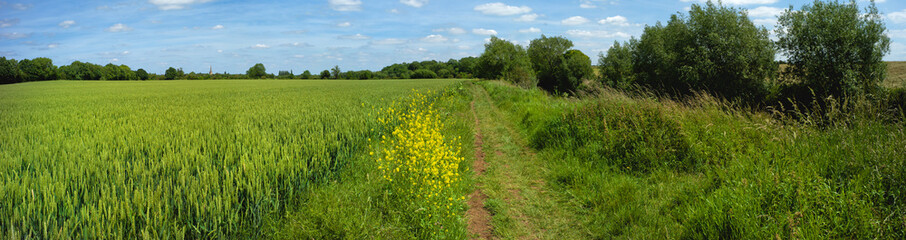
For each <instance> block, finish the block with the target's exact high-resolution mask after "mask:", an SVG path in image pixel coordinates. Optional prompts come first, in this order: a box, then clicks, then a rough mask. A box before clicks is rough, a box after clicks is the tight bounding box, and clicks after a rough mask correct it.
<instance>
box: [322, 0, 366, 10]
mask: <svg viewBox="0 0 906 240" xmlns="http://www.w3.org/2000/svg"><path fill="white" fill-rule="evenodd" d="M327 3H328V4H330V8H331V9H333V10H336V11H341V12H346V11H361V10H362V1H360V0H327Z"/></svg>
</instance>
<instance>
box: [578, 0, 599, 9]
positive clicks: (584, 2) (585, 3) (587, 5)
mask: <svg viewBox="0 0 906 240" xmlns="http://www.w3.org/2000/svg"><path fill="white" fill-rule="evenodd" d="M579 7H580V8H597V7H598V6H597V5H595V4H594V3H592V2H591V1H589V0H582V1H581V3H579Z"/></svg>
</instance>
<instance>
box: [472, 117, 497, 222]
mask: <svg viewBox="0 0 906 240" xmlns="http://www.w3.org/2000/svg"><path fill="white" fill-rule="evenodd" d="M470 105H471V107H472V116H474V118H475V161H473V162H472V171H475V176H476V177H481V176H482V175H484V172H485V170H486V169H487V162H485V161H484V151H483V150H482V149H483V148H484V140H483V139H482V136H481V127H480V126H481V121H480V120H478V115H477V114H476V113H475V101H472V102H471V103H470ZM487 198H488V197H487V196H486V195H484V193H482V192H481V183H480V182H478V183H476V186H475V190H473V191H472V193H471V194H469V201H468V205H469V210H467V211H466V216H467V218H468V219H469V222H468V230H469V234H470V235H472V236H473V238H476V237H477V239H491V237H492V235H491V234H492V232H491V213H490V212H488V209H487V208H485V206H484V202H485V200H487Z"/></svg>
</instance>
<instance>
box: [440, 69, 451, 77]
mask: <svg viewBox="0 0 906 240" xmlns="http://www.w3.org/2000/svg"><path fill="white" fill-rule="evenodd" d="M437 77H439V78H453V71H450V70H449V69H446V68H443V69H440V70H438V71H437Z"/></svg>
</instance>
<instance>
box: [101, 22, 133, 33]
mask: <svg viewBox="0 0 906 240" xmlns="http://www.w3.org/2000/svg"><path fill="white" fill-rule="evenodd" d="M105 31H108V32H128V31H132V28H131V27H129V26H126V25H125V24H122V23H117V24H113V26H110V27H109V28H107V29H106V30H105Z"/></svg>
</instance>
